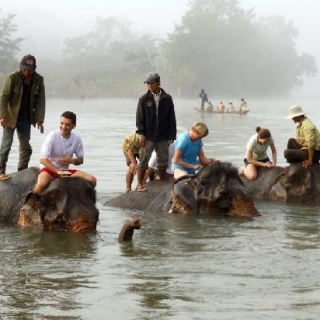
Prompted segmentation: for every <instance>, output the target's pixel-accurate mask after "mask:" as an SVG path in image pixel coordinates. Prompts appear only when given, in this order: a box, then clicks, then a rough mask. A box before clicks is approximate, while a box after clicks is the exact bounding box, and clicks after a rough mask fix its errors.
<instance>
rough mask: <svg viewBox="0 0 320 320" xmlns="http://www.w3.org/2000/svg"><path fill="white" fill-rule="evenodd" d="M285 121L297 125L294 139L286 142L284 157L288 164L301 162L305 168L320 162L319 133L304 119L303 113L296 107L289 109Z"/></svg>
mask: <svg viewBox="0 0 320 320" xmlns="http://www.w3.org/2000/svg"><path fill="white" fill-rule="evenodd" d="M286 118H287V119H292V120H293V122H294V123H298V125H297V128H296V138H295V139H294V138H290V139H289V140H288V145H287V149H286V150H285V151H284V157H285V158H286V159H287V162H288V163H295V162H302V165H303V166H304V167H305V168H309V167H311V165H312V163H319V160H320V133H319V130H318V129H317V127H316V126H315V125H314V124H313V123H312V122H311V121H310V120H309V119H308V118H307V117H306V115H305V112H304V111H303V110H302V108H301V107H300V106H298V105H294V106H292V107H290V109H289V115H288V116H287V117H286Z"/></svg>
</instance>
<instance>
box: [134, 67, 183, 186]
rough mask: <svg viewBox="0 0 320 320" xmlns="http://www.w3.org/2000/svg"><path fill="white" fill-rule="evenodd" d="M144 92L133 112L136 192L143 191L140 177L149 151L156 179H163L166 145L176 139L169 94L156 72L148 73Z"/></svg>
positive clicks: (172, 108)
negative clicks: (137, 145)
mask: <svg viewBox="0 0 320 320" xmlns="http://www.w3.org/2000/svg"><path fill="white" fill-rule="evenodd" d="M144 83H146V84H147V86H148V92H147V93H146V94H144V95H143V96H142V97H140V99H139V102H138V107H137V112H136V126H137V130H136V132H137V133H138V134H139V135H140V145H141V149H140V162H139V165H138V185H137V189H136V191H140V192H141V191H146V189H145V188H144V186H143V180H144V175H145V172H146V170H147V169H148V162H149V159H150V157H151V153H152V151H153V150H155V151H156V154H157V169H158V176H159V179H160V180H165V179H166V169H167V167H168V148H169V145H170V144H171V143H172V142H173V141H174V140H175V139H176V134H177V126H176V116H175V111H174V105H173V101H172V97H171V95H169V94H168V93H166V92H165V91H164V90H163V89H162V87H160V76H159V74H158V73H149V74H148V75H147V77H146V80H145V82H144Z"/></svg>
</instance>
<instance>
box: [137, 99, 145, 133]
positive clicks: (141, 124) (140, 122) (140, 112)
mask: <svg viewBox="0 0 320 320" xmlns="http://www.w3.org/2000/svg"><path fill="white" fill-rule="evenodd" d="M142 104H143V101H142V98H140V99H139V101H138V106H137V111H136V127H137V130H136V133H138V134H139V135H141V136H144V137H145V135H146V115H145V111H144V108H143V105H142Z"/></svg>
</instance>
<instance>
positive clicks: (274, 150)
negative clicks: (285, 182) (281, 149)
mask: <svg viewBox="0 0 320 320" xmlns="http://www.w3.org/2000/svg"><path fill="white" fill-rule="evenodd" d="M270 148H271V151H272V163H273V165H275V166H276V165H277V149H276V146H275V145H274V144H271V145H270Z"/></svg>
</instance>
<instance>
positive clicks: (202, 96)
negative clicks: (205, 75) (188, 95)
mask: <svg viewBox="0 0 320 320" xmlns="http://www.w3.org/2000/svg"><path fill="white" fill-rule="evenodd" d="M199 97H200V109H201V110H202V111H204V105H205V103H206V102H208V95H207V94H206V92H205V91H204V89H201V91H200V93H199Z"/></svg>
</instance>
